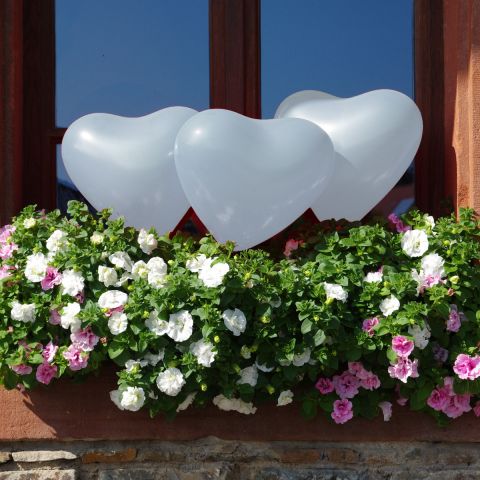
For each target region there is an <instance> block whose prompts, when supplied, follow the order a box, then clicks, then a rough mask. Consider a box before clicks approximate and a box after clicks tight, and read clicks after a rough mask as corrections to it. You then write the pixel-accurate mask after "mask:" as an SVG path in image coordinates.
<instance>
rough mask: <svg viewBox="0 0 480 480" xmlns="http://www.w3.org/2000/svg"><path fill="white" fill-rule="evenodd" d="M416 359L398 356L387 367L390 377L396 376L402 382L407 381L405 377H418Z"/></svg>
mask: <svg viewBox="0 0 480 480" xmlns="http://www.w3.org/2000/svg"><path fill="white" fill-rule="evenodd" d="M417 368H418V360H416V359H415V360H413V361H412V360H410V359H409V358H405V357H399V358H398V359H397V361H396V362H395V363H394V364H391V365H390V366H389V367H388V373H389V375H390V376H391V377H392V378H397V379H398V380H400V381H401V382H403V383H407V379H408V378H410V377H412V378H417V377H418V370H417Z"/></svg>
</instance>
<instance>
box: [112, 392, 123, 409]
mask: <svg viewBox="0 0 480 480" xmlns="http://www.w3.org/2000/svg"><path fill="white" fill-rule="evenodd" d="M110 400H111V401H112V402H113V403H114V404H115V405H116V406H117V408H119V409H120V410H125V409H124V408H123V406H122V403H121V400H122V392H121V391H120V390H112V391H111V392H110Z"/></svg>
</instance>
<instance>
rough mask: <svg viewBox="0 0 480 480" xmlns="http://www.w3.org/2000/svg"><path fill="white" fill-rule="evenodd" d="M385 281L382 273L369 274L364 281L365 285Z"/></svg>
mask: <svg viewBox="0 0 480 480" xmlns="http://www.w3.org/2000/svg"><path fill="white" fill-rule="evenodd" d="M382 280H383V273H382V272H368V273H367V275H366V276H365V278H364V279H363V281H364V282H365V283H377V282H381V281H382Z"/></svg>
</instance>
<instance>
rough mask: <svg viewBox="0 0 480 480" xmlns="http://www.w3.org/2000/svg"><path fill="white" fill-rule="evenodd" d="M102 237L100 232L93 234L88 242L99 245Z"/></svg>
mask: <svg viewBox="0 0 480 480" xmlns="http://www.w3.org/2000/svg"><path fill="white" fill-rule="evenodd" d="M103 239H104V236H103V234H102V233H100V232H93V233H92V236H91V237H90V241H91V242H92V243H93V244H94V245H100V244H101V243H102V242H103Z"/></svg>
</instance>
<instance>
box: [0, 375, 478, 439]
mask: <svg viewBox="0 0 480 480" xmlns="http://www.w3.org/2000/svg"><path fill="white" fill-rule="evenodd" d="M115 387H116V376H115V374H114V373H113V371H111V370H107V371H105V372H104V373H102V374H101V375H100V376H99V377H92V378H89V379H88V380H87V381H86V382H85V383H83V384H75V383H73V382H70V381H66V380H61V381H58V382H56V383H55V384H53V385H51V386H49V387H41V388H37V389H36V390H34V391H32V392H29V393H27V394H22V393H20V392H19V391H17V390H13V391H6V390H3V389H0V441H14V440H44V439H45V440H48V439H51V440H72V439H95V440H137V439H138V440H150V439H157V440H171V441H175V440H178V441H183V440H193V439H198V438H201V437H206V436H210V435H212V436H216V437H219V438H222V439H226V440H247V441H248V440H252V441H275V440H278V441H280V440H283V441H317V442H321V441H335V442H359V441H444V442H445V441H449V442H479V441H480V429H479V428H478V427H479V422H480V420H479V419H477V418H476V417H475V416H474V415H473V414H472V413H470V414H467V415H464V416H463V417H461V418H459V419H457V420H456V421H454V422H452V424H450V425H449V426H448V427H446V428H441V427H438V426H437V425H436V423H435V421H434V420H433V418H431V417H430V416H428V415H426V414H422V413H415V412H411V411H409V410H408V408H406V407H404V408H401V407H398V406H397V407H396V408H394V414H393V417H392V420H391V421H390V422H388V423H387V422H384V421H383V419H382V418H377V419H375V420H373V421H369V420H365V419H354V420H352V421H350V422H349V423H347V424H345V425H335V424H334V423H333V422H330V421H329V420H328V419H327V418H325V417H324V416H319V417H317V418H316V419H314V420H305V419H304V418H303V417H302V416H301V414H300V411H299V407H298V406H297V405H295V404H293V405H289V406H287V407H277V406H275V405H273V404H272V405H264V406H261V407H260V408H259V409H258V411H257V413H256V414H255V415H248V416H246V415H241V414H238V413H231V412H222V411H220V410H218V409H217V408H216V407H214V406H212V407H209V408H205V409H188V410H186V411H184V412H182V413H181V414H180V415H179V416H178V417H177V418H176V419H175V420H174V421H167V420H165V419H164V418H163V417H162V416H161V415H159V416H158V417H156V418H154V419H151V418H149V416H148V413H147V412H146V411H141V412H136V413H134V412H122V411H120V410H118V409H117V408H116V407H115V405H114V404H113V403H112V402H111V401H110V398H109V395H108V392H109V391H110V390H113V389H114V388H115Z"/></svg>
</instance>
